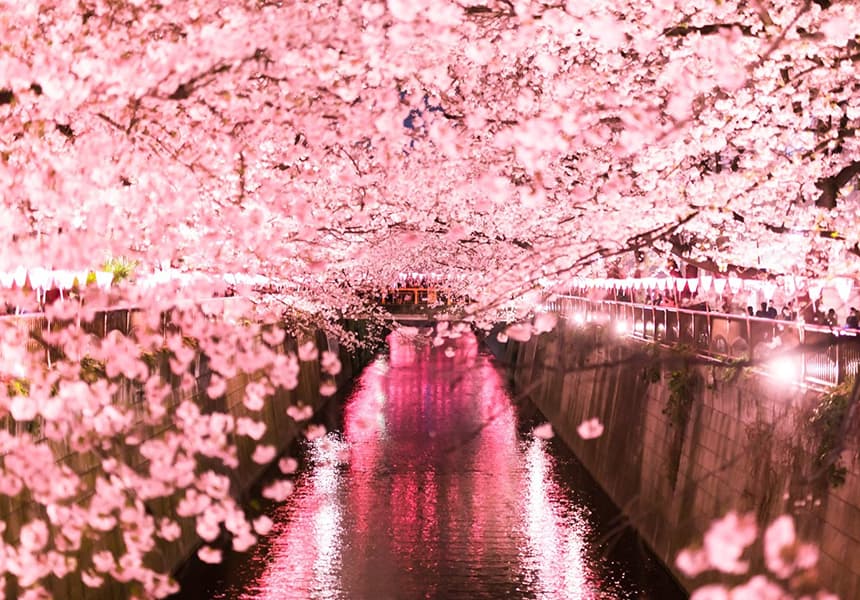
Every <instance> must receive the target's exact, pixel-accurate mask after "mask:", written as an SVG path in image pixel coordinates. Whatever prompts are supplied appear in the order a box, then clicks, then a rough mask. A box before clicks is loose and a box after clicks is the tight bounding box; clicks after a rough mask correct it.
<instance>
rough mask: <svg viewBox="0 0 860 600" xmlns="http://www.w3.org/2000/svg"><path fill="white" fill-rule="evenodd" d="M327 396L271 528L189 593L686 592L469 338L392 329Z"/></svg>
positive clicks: (195, 580)
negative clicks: (349, 381) (338, 390)
mask: <svg viewBox="0 0 860 600" xmlns="http://www.w3.org/2000/svg"><path fill="white" fill-rule="evenodd" d="M329 404H330V406H329V409H328V412H327V413H326V414H325V415H322V418H323V419H324V422H325V424H326V425H327V427H328V428H329V429H330V431H329V433H328V434H327V435H326V436H325V437H324V438H320V439H317V440H314V441H313V442H306V443H304V444H303V446H302V447H301V449H300V452H299V454H300V462H301V468H300V469H299V471H298V473H297V475H296V487H295V491H294V493H293V494H292V495H291V496H290V497H289V498H288V499H287V501H285V502H283V503H281V504H275V505H270V506H263V507H258V508H259V510H262V511H264V512H266V513H267V514H268V515H269V516H270V517H271V519H272V520H273V521H274V523H275V524H274V527H273V528H272V531H271V533H270V534H269V535H268V536H267V537H266V538H265V539H263V540H262V541H261V543H260V544H258V545H257V546H255V547H254V548H252V549H251V550H250V551H249V552H248V553H246V554H237V553H225V561H224V563H223V564H220V565H215V566H211V565H204V564H202V563H200V562H198V561H194V562H193V563H192V564H190V565H189V566H188V567H187V568H186V570H185V571H184V572H183V573H182V574H181V577H180V581H181V583H182V592H181V593H180V594H179V595H177V596H176V598H177V599H180V598H181V599H191V598H201V599H202V598H206V599H209V598H223V599H234V598H236V599H252V598H253V599H271V600H275V599H287V598H297V599H307V598H319V599H352V598H356V599H364V598H367V599H380V600H387V599H401V598H403V599H412V598H443V599H447V598H451V599H457V598H463V599H466V598H469V599H472V598H562V599H578V598H582V599H617V598H630V599H639V598H649V599H650V598H654V599H660V600H673V599H675V598H678V599H681V598H686V595H685V594H684V593H683V592H682V591H681V589H680V588H679V587H678V586H677V585H676V584H675V582H674V581H673V580H672V579H671V577H670V576H669V575H668V574H667V572H666V571H665V570H664V568H663V567H662V566H661V565H660V564H659V563H658V562H657V561H656V559H654V558H653V557H652V555H651V554H650V552H648V550H647V549H646V548H645V547H644V545H643V544H642V542H641V541H640V540H639V539H638V537H637V536H636V535H635V534H634V533H632V532H631V531H630V530H629V529H628V528H624V527H619V523H620V522H622V521H621V520H620V519H619V512H618V509H617V508H615V507H614V506H613V505H612V504H611V502H610V501H609V500H608V498H607V497H606V495H605V494H604V493H603V492H602V491H601V490H600V488H599V487H598V486H597V484H596V483H595V482H594V481H593V480H592V479H591V478H590V476H589V475H588V473H587V472H586V471H585V469H584V468H583V467H582V465H581V464H580V463H579V462H578V461H577V460H576V458H575V457H574V456H573V455H572V454H571V452H570V451H569V450H568V449H567V447H566V446H565V445H564V443H563V442H562V441H561V440H560V439H558V438H553V439H550V440H544V439H540V438H538V437H536V436H535V435H534V434H533V433H532V430H533V429H534V427H535V426H537V425H539V424H541V423H542V422H543V418H542V416H541V415H540V413H539V412H538V411H537V409H536V408H535V407H534V406H533V405H531V403H529V402H526V401H523V400H522V399H517V398H513V397H512V396H511V394H510V393H509V391H508V389H507V387H506V384H505V372H504V370H503V369H501V368H500V367H498V366H497V365H496V364H494V362H493V359H492V358H491V357H490V356H489V355H488V354H485V353H483V352H482V351H481V350H480V347H479V344H478V342H477V340H476V339H475V338H474V337H473V336H472V335H471V334H470V333H464V334H463V335H462V336H461V337H459V338H457V339H452V340H446V342H445V344H444V345H442V346H438V347H437V346H434V345H433V344H432V339H431V338H430V337H427V336H421V335H401V334H397V333H395V334H392V335H391V336H390V338H389V351H388V352H387V354H385V355H382V356H380V357H379V358H377V360H376V361H375V362H373V363H372V364H371V365H370V366H368V367H367V368H366V369H365V371H364V372H363V373H362V374H361V375H360V376H359V378H358V379H357V380H356V382H355V385H354V387H353V389H352V391H351V393H349V395H348V396H347V398H346V399H345V402H330V403H329ZM622 465H623V461H619V468H623V467H622Z"/></svg>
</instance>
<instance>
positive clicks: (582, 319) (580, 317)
mask: <svg viewBox="0 0 860 600" xmlns="http://www.w3.org/2000/svg"><path fill="white" fill-rule="evenodd" d="M573 322H574V323H576V324H577V325H582V324H583V323H585V315H583V314H582V313H576V314H575V315H573Z"/></svg>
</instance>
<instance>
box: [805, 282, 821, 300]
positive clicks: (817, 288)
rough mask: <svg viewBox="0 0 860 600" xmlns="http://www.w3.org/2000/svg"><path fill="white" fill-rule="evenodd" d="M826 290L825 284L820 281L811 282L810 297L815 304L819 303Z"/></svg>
mask: <svg viewBox="0 0 860 600" xmlns="http://www.w3.org/2000/svg"><path fill="white" fill-rule="evenodd" d="M823 289H824V284H823V283H822V282H820V281H814V282H809V297H810V298H811V299H812V300H813V302H818V300H819V298H821V291H822V290H823Z"/></svg>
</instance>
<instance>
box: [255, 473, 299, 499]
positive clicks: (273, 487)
mask: <svg viewBox="0 0 860 600" xmlns="http://www.w3.org/2000/svg"><path fill="white" fill-rule="evenodd" d="M293 489H295V486H294V484H293V482H292V481H290V480H288V479H282V480H279V481H275V482H273V483H271V484H269V485H268V486H266V487H265V488H263V497H264V498H268V499H270V500H274V501H275V502H283V501H284V500H286V499H287V497H289V495H290V494H292V493H293Z"/></svg>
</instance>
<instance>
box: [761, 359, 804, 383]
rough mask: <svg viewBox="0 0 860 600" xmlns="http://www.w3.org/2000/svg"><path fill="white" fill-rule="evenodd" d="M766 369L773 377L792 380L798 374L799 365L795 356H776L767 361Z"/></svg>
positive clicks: (795, 379)
mask: <svg viewBox="0 0 860 600" xmlns="http://www.w3.org/2000/svg"><path fill="white" fill-rule="evenodd" d="M768 371H770V373H771V375H773V376H774V377H775V378H777V379H779V380H782V381H788V382H793V381H797V380H798V379H799V376H800V365H799V364H798V361H797V357H795V356H778V357H776V358H774V359H773V360H771V361H769V363H768Z"/></svg>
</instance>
